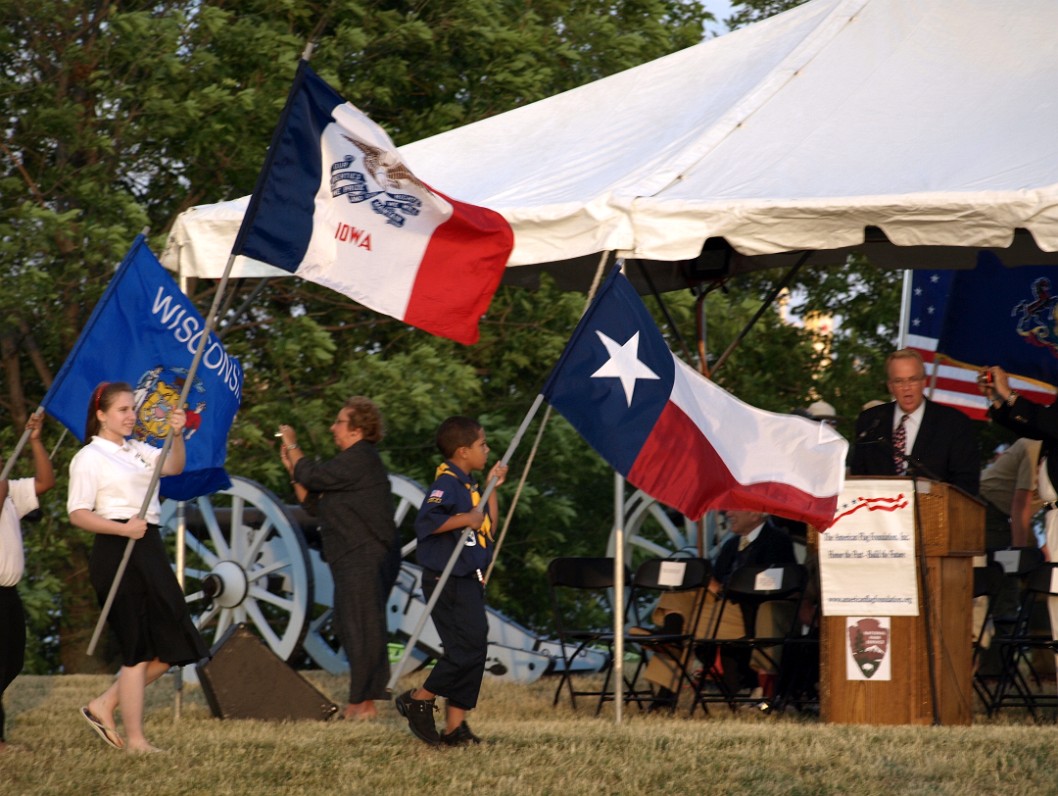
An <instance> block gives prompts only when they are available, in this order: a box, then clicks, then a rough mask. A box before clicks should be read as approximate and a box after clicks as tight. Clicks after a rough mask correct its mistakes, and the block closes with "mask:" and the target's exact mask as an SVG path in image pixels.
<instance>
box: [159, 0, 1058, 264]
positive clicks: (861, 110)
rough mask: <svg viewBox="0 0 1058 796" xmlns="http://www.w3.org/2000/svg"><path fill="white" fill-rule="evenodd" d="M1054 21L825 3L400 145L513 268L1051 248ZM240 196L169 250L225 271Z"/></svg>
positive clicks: (988, 11)
mask: <svg viewBox="0 0 1058 796" xmlns="http://www.w3.org/2000/svg"><path fill="white" fill-rule="evenodd" d="M1056 30H1058V2H1055V0H1017V2H1011V3H996V2H994V0H813V2H809V3H806V4H805V5H803V6H800V7H798V8H795V9H793V10H792V11H788V12H786V13H783V14H780V15H778V16H776V17H773V18H771V19H768V20H766V21H763V22H760V23H757V24H754V25H752V26H750V27H747V28H745V29H742V30H739V31H735V32H733V33H730V34H727V35H725V36H722V37H720V38H716V39H711V40H708V41H705V42H703V43H701V44H699V45H696V46H694V47H690V48H688V49H686V50H683V51H680V52H678V53H674V54H672V55H669V56H667V57H664V58H660V59H658V60H655V61H652V62H650V63H647V64H643V65H642V66H639V67H636V68H634V69H629V70H627V71H625V72H621V73H619V74H616V75H613V76H611V77H608V78H604V79H602V80H598V81H596V82H594V83H590V84H588V85H585V86H582V87H580V88H577V89H574V90H572V91H568V92H565V93H563V94H559V95H556V96H553V97H549V98H547V99H545V100H541V101H539V102H536V103H533V104H531V105H527V106H525V107H522V108H517V109H515V110H512V111H509V112H507V113H503V114H500V115H497V116H494V117H492V118H489V119H486V120H484V121H480V122H477V123H474V124H470V125H467V126H465V127H461V128H458V129H456V130H452V131H450V132H447V133H443V134H441V135H437V136H434V137H432V138H428V139H425V140H422V141H418V142H415V143H413V144H409V145H407V146H404V147H402V148H401V153H402V155H403V156H404V158H405V159H406V161H407V163H408V165H409V166H410V167H411V169H412V170H413V171H414V172H415V174H416V175H417V176H419V177H420V178H421V179H423V180H424V181H426V182H427V183H429V184H431V185H433V186H436V187H437V188H438V189H440V190H442V191H444V192H445V193H446V194H449V195H451V196H454V197H457V198H459V199H461V200H463V201H467V202H472V203H475V204H479V205H484V206H487V207H490V208H492V209H494V210H497V211H498V212H500V213H501V214H503V215H504V216H505V217H506V218H507V219H508V221H510V223H511V225H512V227H513V228H514V233H515V247H514V251H513V253H512V255H511V259H510V262H509V267H511V268H512V269H514V268H520V267H526V266H533V265H539V264H545V263H556V262H567V261H570V260H576V259H578V258H592V259H591V260H590V261H591V262H592V263H594V260H595V259H597V255H598V253H599V252H602V251H614V252H616V253H617V254H618V255H622V256H626V257H632V258H637V259H640V260H649V261H670V262H675V261H687V260H693V259H695V258H698V257H699V254H700V253H702V252H703V246H704V245H705V244H706V241H707V240H710V239H713V240H711V241H710V244H709V245H708V246H706V249H716V250H717V251H718V252H719V253H720V255H721V256H722V257H723V258H725V262H727V263H732V262H733V263H734V267H749V266H750V265H751V263H752V262H753V261H754V260H758V261H760V262H761V263H766V264H771V263H774V262H776V261H779V262H781V261H783V257H782V256H781V255H782V254H783V253H786V252H796V251H799V250H812V251H816V252H820V255H813V259H814V260H815V261H821V260H820V256H822V257H823V260H824V261H825V260H826V257H827V256H829V257H830V261H838V262H840V261H842V260H843V259H844V256H845V253H847V251H849V250H857V249H859V250H864V251H867V252H868V254H870V256H871V257H872V258H875V261H876V262H877V261H878V260H877V259H876V258H877V256H878V251H876V250H874V249H871V248H870V247H869V246H868V247H867V248H865V247H864V244H865V239H866V242H867V243H868V244H870V243H871V242H872V241H880V242H882V243H884V244H885V245H886V248H888V249H890V252H891V247H890V246H889V244H896V245H898V246H900V247H906V246H914V247H916V249H915V250H914V251H913V252H912V251H908V250H904V251H903V252H902V254H901V256H900V258H899V259H900V260H902V261H907V262H905V264H904V267H909V266H910V265H911V264H916V265H923V264H928V265H930V266H931V267H937V266H938V265H941V264H944V263H947V264H948V265H960V264H964V265H967V266H969V265H971V264H972V256H973V247H987V248H995V249H999V250H1000V251H998V253H999V255H1000V257H1002V258H1004V259H1005V260H1006V261H1007V262H1008V263H1014V262H1033V263H1045V262H1058V258H1055V257H1054V255H1050V254H1049V253H1053V252H1056V251H1058V133H1056V131H1058V99H1056V94H1055V88H1056V80H1058V77H1056V76H1058V38H1056V37H1055V35H1054V32H1055V31H1056ZM240 203H241V204H240ZM244 207H245V200H236V201H235V202H233V203H222V204H221V205H214V206H206V207H200V208H194V209H192V210H191V211H188V213H186V214H184V215H183V216H181V218H180V219H179V220H178V222H177V224H176V226H175V227H174V230H173V236H172V240H171V242H170V248H169V250H168V251H167V253H166V255H165V257H164V258H163V261H165V262H166V264H167V265H169V266H170V267H176V266H177V264H180V265H181V266H182V267H183V268H184V269H185V272H186V273H189V274H190V275H202V276H208V275H210V274H211V273H212V272H214V271H215V272H217V273H219V271H220V270H221V269H223V266H224V263H225V261H226V259H227V255H228V252H230V250H231V242H232V240H233V239H234V236H235V230H236V229H237V227H238V221H239V219H240V218H241V215H242V210H243V208H244ZM219 216H227V218H226V219H225V220H224V222H223V223H222V222H221V221H220V220H218V217H219ZM1016 231H1019V232H1018V234H1017V235H1015V233H1016ZM720 239H723V240H724V241H726V243H727V244H729V246H730V248H729V247H728V246H725V245H723V241H721V240H720ZM1012 244H1013V245H1014V246H1015V249H1014V250H1010V251H1007V252H1006V253H1005V254H1004V252H1003V251H1002V249H1004V248H1006V247H1010V246H1012ZM732 248H733V249H734V259H733V260H732V259H731V257H732V252H731V249H732ZM593 255H594V256H596V257H593ZM772 255H780V256H779V257H778V258H775V257H771V256H772ZM883 259H884V257H883ZM927 260H928V262H927ZM956 260H960V262H956ZM703 262H704V260H703ZM888 264H894V263H893V262H892V261H890V262H889V263H888ZM270 270H274V269H270ZM278 273H285V272H278ZM236 275H238V273H237V274H236ZM245 275H251V274H245ZM254 275H257V274H254Z"/></svg>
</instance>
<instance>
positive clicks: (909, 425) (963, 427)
mask: <svg viewBox="0 0 1058 796" xmlns="http://www.w3.org/2000/svg"><path fill="white" fill-rule="evenodd" d="M885 370H886V376H887V380H888V386H889V392H890V394H891V395H892V396H893V401H891V402H890V403H885V404H882V405H881V406H875V407H873V408H871V409H867V410H865V411H863V412H861V413H860V416H859V417H858V418H857V419H856V433H855V438H854V439H855V445H854V446H853V449H852V460H851V462H850V464H849V472H850V474H851V475H908V476H919V477H922V478H932V479H934V480H937V481H944V482H945V483H949V484H952V485H954V486H957V487H959V488H960V489H962V490H964V491H965V492H968V493H969V494H971V495H976V494H977V492H978V483H979V479H980V466H981V463H980V456H979V454H978V447H977V431H976V429H975V428H974V426H973V423H972V422H970V419H969V418H968V417H966V415H964V414H963V413H962V412H960V411H958V410H957V409H952V408H951V407H947V406H942V405H940V404H936V403H934V402H933V401H930V400H929V399H927V398H926V397H925V391H926V368H925V365H924V364H923V362H922V357H921V356H920V355H919V354H918V352H917V351H912V350H910V349H906V348H905V349H902V350H900V351H895V352H893V353H892V354H890V355H889V357H888V359H887V360H886V366H885Z"/></svg>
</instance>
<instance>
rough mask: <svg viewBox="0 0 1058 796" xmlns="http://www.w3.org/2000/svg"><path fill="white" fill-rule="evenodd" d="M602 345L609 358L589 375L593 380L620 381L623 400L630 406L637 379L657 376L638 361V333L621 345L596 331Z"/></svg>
mask: <svg viewBox="0 0 1058 796" xmlns="http://www.w3.org/2000/svg"><path fill="white" fill-rule="evenodd" d="M595 334H597V335H598V336H599V339H600V340H601V341H602V344H603V345H604V346H606V353H608V354H609V355H610V358H609V359H608V360H607V361H606V362H605V363H604V364H603V365H602V367H600V368H599V369H598V370H597V371H595V372H594V373H593V374H591V377H592V378H593V379H620V380H621V386H622V387H623V388H624V391H625V399H626V400H627V401H628V405H629V406H631V405H632V393H633V392H635V389H636V381H637V380H638V379H657V378H660V377H659V376H658V374H656V373H655V372H654V371H652V370H651V369H650V368H648V367H647V366H646V365H645V364H643V363H642V362H641V361H640V359H639V332H636V333H635V334H633V335H632V336H631V337H629V338H628V342H626V343H625V344H624V345H621V344H620V343H618V342H617V341H616V340H612V339H611V338H609V337H607V336H606V335H605V334H603V333H602V332H600V331H598V330H596V331H595Z"/></svg>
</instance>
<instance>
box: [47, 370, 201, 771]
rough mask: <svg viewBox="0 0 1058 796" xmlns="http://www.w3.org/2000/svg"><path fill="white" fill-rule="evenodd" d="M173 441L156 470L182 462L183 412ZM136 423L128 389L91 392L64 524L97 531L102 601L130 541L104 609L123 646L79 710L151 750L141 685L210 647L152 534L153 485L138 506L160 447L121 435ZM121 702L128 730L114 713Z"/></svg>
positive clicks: (92, 564)
mask: <svg viewBox="0 0 1058 796" xmlns="http://www.w3.org/2000/svg"><path fill="white" fill-rule="evenodd" d="M168 420H169V426H170V428H172V430H173V442H172V447H171V449H170V451H169V453H168V455H167V456H166V459H165V462H164V464H163V466H162V475H177V474H179V473H180V472H181V471H182V470H183V469H184V458H185V451H184V439H183V429H184V423H185V420H186V417H185V414H184V410H183V409H181V408H178V407H174V408H173V409H172V410H171V411H170V413H169V417H168ZM135 426H136V408H135V402H134V399H133V394H132V387H130V386H129V385H128V384H126V383H125V382H111V383H107V382H104V383H103V384H100V385H99V386H98V387H97V388H96V389H95V391H93V393H92V398H91V401H90V403H89V407H88V418H87V422H86V426H85V439H86V440H88V444H87V445H85V447H83V448H82V449H81V450H80V451H78V452H77V454H76V455H75V456H74V458H73V460H72V461H71V462H70V494H69V497H68V499H67V502H66V508H67V511H68V512H69V514H70V522H71V523H73V525H75V526H77V527H78V528H82V529H83V530H86V531H91V532H92V533H94V534H95V535H96V536H95V540H94V543H93V546H92V555H91V558H90V559H89V575H90V577H91V579H92V585H93V586H94V587H95V590H96V595H97V597H98V599H99V604H100V605H103V604H104V603H105V601H106V597H107V595H108V593H109V592H110V587H111V584H112V583H113V581H114V576H115V575H116V573H117V569H118V566H119V564H120V562H121V559H122V557H123V555H124V552H125V547H126V545H127V543H128V540H129V539H134V540H136V544H135V545H134V546H133V548H132V555H131V557H130V558H129V562H128V566H127V568H126V570H125V573H124V575H123V577H122V579H121V584H120V586H119V587H118V590H117V593H116V595H115V597H114V602H113V604H112V606H111V609H110V613H109V615H108V616H107V622H108V623H109V624H110V627H111V628H112V629H113V631H114V633H115V635H116V636H117V638H118V643H119V645H120V647H121V656H122V666H121V670H120V671H119V672H118V676H117V679H116V680H115V681H114V683H113V684H112V685H111V686H110V688H108V689H107V690H106V691H105V692H103V693H102V694H100V695H99V696H98V697H96V698H95V699H93V700H92V701H91V702H89V703H88V704H87V705H86V706H85V707H83V708H81V715H82V716H83V717H84V719H85V721H87V722H88V724H89V726H90V727H91V728H92V729H93V730H94V731H95V732H96V733H98V734H99V736H100V737H101V738H102V739H103V740H104V741H106V742H107V743H108V744H110V745H111V746H113V747H115V748H117V749H127V750H128V751H130V752H154V751H158V750H157V749H156V748H155V747H154V746H152V745H151V743H150V742H149V741H148V740H147V738H146V737H145V736H144V733H143V704H144V692H145V689H146V687H147V685H148V684H150V683H151V682H153V681H154V680H157V679H158V678H159V677H161V676H162V675H163V674H165V672H167V671H168V670H169V668H170V667H172V666H177V665H185V664H189V663H194V662H197V661H198V660H200V659H201V658H204V657H206V656H207V655H208V654H209V650H208V648H207V647H206V645H205V643H204V642H203V641H202V638H201V637H200V636H199V634H198V631H197V630H196V629H195V627H194V624H193V623H192V622H191V616H190V614H189V613H188V610H187V603H186V602H185V600H184V594H183V591H182V590H181V589H180V585H179V583H178V582H177V580H176V576H175V575H174V574H173V570H172V568H171V567H170V566H169V557H168V554H167V553H166V550H165V546H164V544H163V543H162V538H161V535H160V534H159V532H158V525H157V523H158V519H159V515H160V508H159V503H158V495H157V491H156V492H155V494H154V495H152V496H151V499H150V502H149V504H148V508H147V512H146V514H145V516H144V517H142V518H141V517H140V516H139V513H140V511H141V509H142V506H143V502H144V498H145V497H146V495H147V489H148V488H149V486H150V482H151V479H152V475H153V472H154V468H155V464H156V462H157V459H158V456H159V455H160V454H161V450H160V449H159V448H155V447H154V446H152V445H148V444H147V443H144V442H140V441H138V440H134V439H128V437H129V436H131V434H132V432H133V429H134V428H135ZM119 707H120V709H121V717H122V723H123V724H124V728H125V734H126V738H122V737H121V735H120V734H119V733H118V731H117V729H116V726H115V723H114V714H115V712H116V711H117V709H118V708H119Z"/></svg>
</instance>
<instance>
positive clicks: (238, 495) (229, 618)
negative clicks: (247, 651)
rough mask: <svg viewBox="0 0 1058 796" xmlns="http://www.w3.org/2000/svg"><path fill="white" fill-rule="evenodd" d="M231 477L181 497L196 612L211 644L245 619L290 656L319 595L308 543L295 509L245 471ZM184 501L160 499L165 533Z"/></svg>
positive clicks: (187, 586) (169, 533) (189, 590)
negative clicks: (216, 487)
mask: <svg viewBox="0 0 1058 796" xmlns="http://www.w3.org/2000/svg"><path fill="white" fill-rule="evenodd" d="M231 481H232V485H231V487H230V488H229V489H226V490H223V491H221V492H216V493H214V494H212V495H206V496H203V497H200V498H196V499H195V500H191V501H187V502H186V503H184V504H183V512H184V519H185V522H186V528H187V532H186V534H185V538H184V552H185V556H186V564H185V570H184V578H185V582H184V591H185V592H186V594H187V602H188V606H189V608H190V609H191V616H192V618H193V620H194V622H195V626H196V627H197V628H198V629H199V632H200V633H202V636H203V638H204V639H205V640H206V643H208V644H211V645H212V644H213V643H215V642H216V641H217V640H219V639H220V638H221V637H222V636H223V635H224V633H225V631H227V629H228V628H229V627H231V626H232V625H234V624H237V623H240V622H245V623H247V624H248V625H250V626H252V627H253V628H254V629H255V630H256V631H257V633H259V634H260V635H261V637H262V638H263V639H264V640H265V642H266V643H267V644H268V646H269V647H271V649H272V650H273V651H274V652H275V653H276V654H277V655H278V656H279V657H280V658H282V659H283V660H289V659H290V658H291V657H292V656H293V655H294V654H295V652H296V651H297V650H298V648H299V647H300V646H301V643H302V640H303V639H304V637H305V633H306V631H307V630H308V620H309V611H310V609H311V607H312V606H313V604H314V599H315V598H314V593H313V587H314V576H313V571H312V565H311V561H310V557H309V551H308V548H307V546H306V544H305V539H304V536H303V535H302V533H301V529H300V528H299V527H298V524H297V522H296V521H295V520H294V518H293V517H292V515H291V512H290V511H289V510H288V509H287V507H286V506H284V505H283V503H282V502H281V501H280V500H279V499H278V498H277V497H276V496H275V495H274V494H273V493H272V492H270V491H269V490H267V489H265V488H264V487H263V486H261V485H260V484H258V483H256V482H254V481H251V480H249V479H247V478H240V477H238V476H233V477H232V479H231ZM179 507H180V504H179V503H178V502H177V501H174V500H167V501H165V502H164V503H163V504H162V516H161V530H162V534H163V536H164V537H165V538H166V540H167V541H169V540H175V538H176V528H177V523H178V521H179V516H178V514H179ZM172 543H173V544H174V545H175V541H173V542H172Z"/></svg>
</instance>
